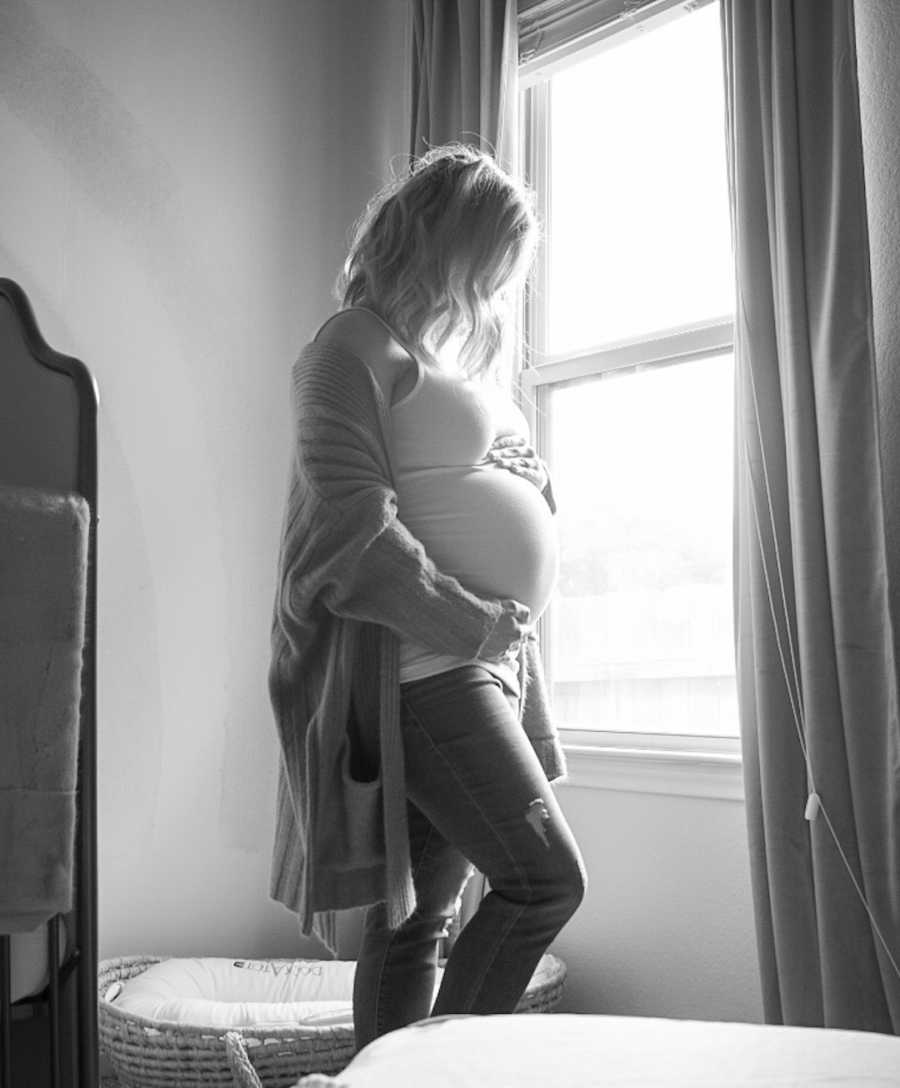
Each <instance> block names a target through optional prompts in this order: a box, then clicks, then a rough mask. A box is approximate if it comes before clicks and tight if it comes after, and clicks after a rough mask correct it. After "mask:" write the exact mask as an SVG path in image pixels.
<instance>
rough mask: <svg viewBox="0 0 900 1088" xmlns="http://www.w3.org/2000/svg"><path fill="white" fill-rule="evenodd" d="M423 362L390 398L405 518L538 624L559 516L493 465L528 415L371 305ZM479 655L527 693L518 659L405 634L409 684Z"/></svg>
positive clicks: (484, 592)
mask: <svg viewBox="0 0 900 1088" xmlns="http://www.w3.org/2000/svg"><path fill="white" fill-rule="evenodd" d="M351 309H365V310H367V312H368V313H372V314H374V316H375V317H377V318H378V320H379V321H381V323H382V324H383V325H384V326H385V328H387V330H388V331H389V332H390V333H391V335H392V336H393V337H394V339H395V340H397V342H398V343H400V344H402V345H403V346H404V347H405V348H406V350H407V351H408V352H409V354H410V355H411V356H412V357H413V359H414V360H415V363H416V368H417V376H416V383H415V385H414V387H413V388H412V390H411V391H410V392H409V393H407V394H406V395H405V396H404V397H402V398H401V399H400V400H399V401H397V402H396V403H395V404H394V405H392V406H391V430H392V444H393V449H392V456H393V461H394V469H395V484H396V490H397V507H398V516H399V518H400V520H401V521H402V522H403V524H404V525H405V526H406V527H407V528H408V529H409V531H410V532H411V533H412V534H413V536H415V537H416V538H417V539H418V540H420V541H421V542H422V544H423V546H424V548H425V552H426V554H427V555H428V556H429V558H431V559H432V560H433V561H434V563H435V565H436V566H437V568H438V570H440V571H442V572H443V573H444V574H449V575H452V576H453V577H454V578H456V579H457V580H458V581H459V582H460V583H461V584H462V585H463V586H465V588H466V589H468V590H469V591H470V592H472V593H475V594H477V595H479V596H484V597H511V598H513V599H514V600H517V601H521V602H522V603H523V604H526V605H528V607H529V608H530V609H531V619H530V622H531V623H532V624H533V623H534V622H535V621H536V620H537V618H538V616H540V614H541V613H542V612H543V611H544V609H545V608H546V607H547V604H548V603H549V601H550V597H551V595H552V593H553V589H554V586H555V584H556V579H557V575H558V570H559V540H558V535H557V530H556V522H555V519H554V517H553V514H552V513H551V511H550V508H549V506H548V505H547V501H546V499H545V498H544V497H543V495H542V494H541V493H540V492H539V491H538V489H537V488H536V487H535V486H534V484H532V483H530V482H529V481H528V480H526V479H524V478H523V477H521V476H517V475H516V474H515V473H513V472H510V470H509V469H506V468H502V467H499V466H497V465H493V464H490V463H484V457H485V454H486V453H487V452H488V450H489V448H490V447H491V445H492V443H493V442H494V440H495V438H497V437H499V436H500V435H504V434H517V435H521V436H522V437H523V438H524V439H525V441H526V442H530V436H529V428H528V421H527V420H526V418H525V416H524V415H523V414H522V412H521V410H520V409H519V408H518V407H517V406H516V405H515V403H514V402H513V400H512V399H511V398H510V397H507V396H506V395H504V393H503V392H502V391H501V390H500V389H499V388H497V387H495V386H491V385H488V384H483V383H481V382H478V381H474V380H472V379H468V378H466V377H465V376H463V375H453V374H450V373H449V372H447V371H444V370H440V369H437V368H436V367H434V366H433V365H430V364H425V363H423V362H422V360H420V359H419V358H418V356H417V355H416V353H415V352H413V351H412V350H411V348H410V347H409V345H407V344H406V343H405V342H404V341H403V340H402V339H401V338H400V337H399V336H398V335H397V334H396V333H395V332H394V331H393V329H391V328H390V326H388V325H387V323H386V322H385V321H384V320H383V318H381V317H380V315H378V314H375V311H374V310H368V308H367V307H363V306H359V307H351ZM470 662H477V663H478V664H481V665H483V666H484V667H485V668H487V669H489V670H490V671H491V672H493V673H494V674H495V675H496V676H498V677H499V678H500V680H501V681H502V682H503V683H504V685H505V686H506V687H507V688H508V689H509V690H510V691H512V692H513V694H515V695H518V694H519V685H518V675H517V672H516V670H515V668H514V667H513V665H512V663H511V664H510V665H506V664H501V663H497V662H490V661H482V660H479V659H477V658H462V657H454V656H452V655H449V654H443V653H440V652H437V651H435V650H433V649H431V648H430V647H428V646H425V645H422V644H420V643H416V642H413V641H411V640H407V639H403V638H401V640H400V682H401V683H404V682H407V681H410V680H418V679H421V678H422V677H425V676H432V675H434V674H436V673H439V672H445V671H446V670H448V669H452V668H456V667H458V666H459V665H463V664H467V663H470Z"/></svg>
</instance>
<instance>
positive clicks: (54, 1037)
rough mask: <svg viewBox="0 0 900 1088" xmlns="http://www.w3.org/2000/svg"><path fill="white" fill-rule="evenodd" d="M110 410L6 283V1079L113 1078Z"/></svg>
mask: <svg viewBox="0 0 900 1088" xmlns="http://www.w3.org/2000/svg"><path fill="white" fill-rule="evenodd" d="M97 406H98V396H97V389H96V385H95V383H94V380H93V378H92V376H91V374H90V372H89V371H88V370H87V368H86V367H85V366H84V364H83V363H81V362H79V361H78V360H77V359H73V358H71V357H69V356H66V355H62V354H60V353H58V352H56V351H53V350H52V349H51V348H50V347H49V346H48V345H47V344H46V342H45V341H44V339H43V337H42V335H41V333H40V331H39V329H38V325H37V323H36V321H35V318H34V314H33V312H32V309H31V305H30V303H29V300H28V298H27V296H26V295H25V292H24V291H23V290H22V288H21V287H19V285H18V284H16V283H15V282H13V281H12V280H8V279H0V508H2V509H0V650H2V657H0V818H2V823H3V826H2V839H0V1088H13V1086H15V1088H26V1086H27V1088H43V1086H44V1085H52V1086H53V1088H62V1086H66V1088H70V1086H76V1085H77V1086H79V1088H95V1086H96V1085H97V1083H98V1057H97V996H96V978H97V865H96V698H95V676H96V665H95V643H96V639H95V635H96V530H97ZM62 578H65V579H67V581H66V584H65V586H64V592H62V593H61V592H59V585H60V584H61V583H60V582H59V581H58V579H62ZM35 647H38V649H39V650H40V652H41V653H43V654H44V657H43V658H42V659H41V661H42V663H43V666H42V669H41V671H40V674H39V676H40V684H36V683H35V682H34V678H35V676H36V675H38V673H36V672H35V671H34V661H35V660H36V654H37V650H35ZM29 655H31V659H29ZM38 688H39V690H38ZM17 775H18V776H19V777H17ZM29 776H30V777H29ZM57 828H59V829H60V830H59V834H58V837H57V838H53V834H54V832H55V830H56V829H57ZM38 847H40V849H38Z"/></svg>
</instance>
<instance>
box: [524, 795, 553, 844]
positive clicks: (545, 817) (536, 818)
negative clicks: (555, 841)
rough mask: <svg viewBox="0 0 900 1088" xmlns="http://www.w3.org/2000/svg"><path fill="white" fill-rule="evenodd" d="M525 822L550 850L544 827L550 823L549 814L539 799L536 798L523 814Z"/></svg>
mask: <svg viewBox="0 0 900 1088" xmlns="http://www.w3.org/2000/svg"><path fill="white" fill-rule="evenodd" d="M525 819H526V821H527V822H528V823H529V824H530V825H531V826H532V828H534V831H535V834H536V835H538V836H539V837H540V840H541V842H542V843H543V844H544V846H546V847H547V849H548V850H549V849H550V840H549V839H548V838H547V831H546V825H547V824H548V823H549V822H550V813H549V812H548V811H547V806H546V805H545V804H544V802H543V801H542V800H541V798H540V797H536V798H535V799H534V800H533V801H532V802H531V804H530V805H529V806H528V809H527V811H526V812H525Z"/></svg>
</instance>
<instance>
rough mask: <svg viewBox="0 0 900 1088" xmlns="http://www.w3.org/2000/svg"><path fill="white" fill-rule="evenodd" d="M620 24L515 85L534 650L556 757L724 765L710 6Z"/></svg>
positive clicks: (724, 621) (731, 676)
mask: <svg viewBox="0 0 900 1088" xmlns="http://www.w3.org/2000/svg"><path fill="white" fill-rule="evenodd" d="M659 6H660V5H659V4H657V5H655V7H656V8H659ZM633 7H634V5H631V8H632V9H633ZM649 7H650V8H653V7H654V5H649ZM624 25H625V26H626V28H627V31H626V33H610V32H609V31H608V30H607V31H606V32H605V34H604V36H603V38H602V40H600V41H596V40H595V41H593V42H592V43H591V44H590V46H589V47H588V46H586V47H585V48H583V49H578V48H574V49H573V48H572V47H571V46H570V47H569V48H568V49H567V50H566V55H565V56H564V57H563V58H562V59H557V60H555V61H553V62H552V63H547V64H544V65H541V64H540V63H538V64H535V62H534V61H529V62H528V63H526V64H525V65H523V66H522V70H521V73H520V75H521V80H520V86H521V90H522V103H521V111H520V116H521V132H520V139H521V162H522V166H523V172H524V173H525V176H526V177H527V178H528V180H529V181H530V182H531V184H532V185H534V187H535V189H536V190H537V193H538V198H539V202H540V212H541V218H542V221H543V223H544V226H545V230H546V238H545V244H544V245H543V246H542V247H541V252H540V253H539V256H538V260H537V262H536V267H535V271H534V274H533V276H532V279H531V281H530V282H529V287H528V291H527V301H526V312H525V315H524V321H525V328H526V331H527V342H528V351H529V356H530V358H529V361H530V363H531V365H532V366H533V367H534V369H533V370H530V371H528V370H526V371H525V373H524V374H523V378H522V385H523V393H524V398H523V399H524V402H525V404H524V406H525V407H526V410H529V409H530V410H531V418H532V423H533V432H532V433H533V435H534V438H535V442H536V445H537V448H538V449H539V451H540V452H541V454H542V456H544V457H546V459H547V461H548V463H549V465H550V468H551V471H552V474H553V486H554V492H555V496H556V499H557V505H558V513H557V527H558V531H559V536H560V577H559V582H558V586H557V590H556V594H555V596H554V599H553V600H552V602H551V604H550V606H549V608H548V609H547V611H546V612H545V613H544V616H543V617H542V618H541V620H540V621H539V623H540V637H541V644H542V648H543V654H544V663H545V666H546V670H547V681H548V685H549V687H550V692H551V699H552V703H553V709H554V715H555V718H556V721H557V724H558V726H559V727H560V730H561V732H562V734H563V739H564V741H566V742H567V745H572V746H574V747H575V748H577V747H578V745H579V744H580V745H586V744H587V745H591V746H594V747H599V746H603V745H607V746H613V747H616V748H618V749H620V750H621V749H626V748H627V749H629V750H633V749H643V750H646V749H648V748H649V749H653V750H655V751H656V752H657V754H658V753H659V752H661V751H669V752H677V753H680V754H682V755H683V754H684V753H685V752H691V751H693V752H705V753H709V752H714V753H719V756H721V755H722V754H725V755H726V756H728V758H729V759H730V760H731V762H732V764H733V763H734V762H735V761H736V760H737V750H738V742H737V736H738V716H737V696H736V686H735V663H734V641H733V637H734V636H733V604H732V524H733V514H732V504H733V493H732V488H733V472H734V454H733V442H734V433H733V414H734V401H733V396H734V389H733V385H734V374H733V311H734V289H733V283H734V271H733V261H732V250H731V228H730V215H729V206H728V182H727V167H726V153H725V101H724V87H723V72H722V59H721V49H722V47H721V37H720V22H719V8H718V4H717V3H711V4H705V5H702V4H701V5H698V4H697V3H696V2H684V3H681V4H678V5H673V4H672V3H669V4H668V5H666V10H665V11H663V12H662V14H656V13H654V15H653V16H652V17H650V18H647V19H645V20H644V21H642V22H637V23H636V22H635V19H634V12H633V10H632V14H631V16H630V17H629V19H628V20H626V21H625V24H624Z"/></svg>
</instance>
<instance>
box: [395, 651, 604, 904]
mask: <svg viewBox="0 0 900 1088" xmlns="http://www.w3.org/2000/svg"><path fill="white" fill-rule="evenodd" d="M401 693H402V699H401V715H402V718H401V724H402V729H403V744H404V754H405V761H406V790H407V796H408V798H409V799H410V801H411V802H412V803H413V804H414V805H415V806H416V807H417V808H418V809H419V810H421V812H422V813H423V814H424V815H425V816H426V817H427V819H428V820H429V821H430V822H431V823H432V824H433V825H434V827H435V828H436V829H437V831H438V832H439V833H440V835H441V836H442V837H443V838H444V839H446V840H447V842H448V843H450V844H452V845H453V846H455V847H456V848H457V849H458V850H459V851H460V852H461V853H462V854H463V855H465V857H467V858H468V859H469V860H470V861H471V862H473V863H474V864H475V865H476V866H477V867H478V869H479V870H481V872H482V873H484V874H485V876H486V877H487V878H488V880H489V881H490V883H491V887H492V888H494V889H495V890H504V889H507V890H511V889H513V888H515V889H516V890H517V891H518V893H519V894H521V895H524V896H525V897H526V898H529V899H530V898H534V899H541V898H544V897H545V896H555V895H558V894H559V892H560V887H561V886H562V887H564V888H569V889H572V888H573V886H574V885H579V884H580V885H582V887H583V885H584V883H585V875H584V866H583V862H582V859H581V855H580V853H579V851H578V846H577V844H576V843H575V839H574V837H573V835H572V832H571V830H570V828H569V826H568V823H567V822H566V819H565V817H564V815H563V813H562V810H561V809H560V807H559V803H558V801H557V800H556V797H555V795H554V793H553V789H552V787H551V786H550V783H549V782H548V781H547V777H546V775H545V774H544V771H543V768H542V767H541V764H540V761H539V759H538V758H537V755H536V753H535V751H534V749H533V748H532V746H531V742H530V741H529V739H528V737H527V735H526V734H525V731H524V730H523V728H522V726H521V724H520V723H519V721H518V717H517V713H516V709H515V705H516V703H515V700H514V699H512V698H511V697H510V696H508V695H507V694H506V693H505V691H504V689H503V687H502V685H501V684H500V681H499V680H498V679H497V678H496V677H494V676H493V674H491V673H490V672H488V670H487V669H484V668H482V667H481V666H479V665H464V666H461V667H460V668H456V669H451V670H449V671H447V672H444V673H439V674H438V675H436V676H430V677H426V678H424V679H423V680H415V681H412V682H410V683H406V684H403V685H402V686H401Z"/></svg>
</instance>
